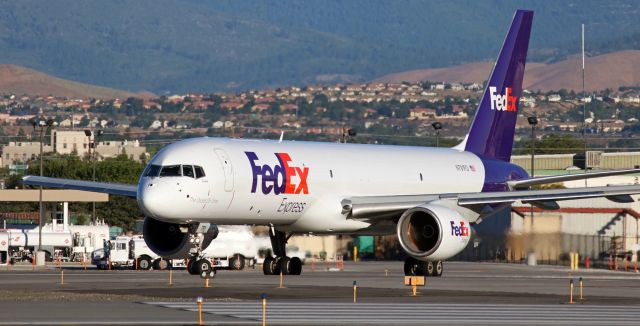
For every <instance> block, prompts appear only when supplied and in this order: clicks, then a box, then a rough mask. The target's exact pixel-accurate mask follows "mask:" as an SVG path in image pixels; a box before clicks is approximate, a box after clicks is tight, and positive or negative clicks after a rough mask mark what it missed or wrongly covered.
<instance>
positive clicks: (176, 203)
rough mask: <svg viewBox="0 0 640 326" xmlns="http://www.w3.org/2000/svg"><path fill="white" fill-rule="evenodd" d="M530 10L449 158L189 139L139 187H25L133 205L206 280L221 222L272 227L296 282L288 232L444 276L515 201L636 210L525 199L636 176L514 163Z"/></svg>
mask: <svg viewBox="0 0 640 326" xmlns="http://www.w3.org/2000/svg"><path fill="white" fill-rule="evenodd" d="M532 19H533V12H532V11H526V10H518V11H516V13H515V15H514V17H513V21H512V23H511V28H510V29H509V31H508V33H507V36H506V38H505V41H504V44H503V46H502V49H501V51H500V54H499V56H498V59H497V61H496V64H495V67H494V68H493V71H492V73H491V76H490V78H489V82H488V84H487V87H486V90H485V92H484V95H483V97H482V100H481V101H480V105H479V107H478V110H477V113H476V116H475V118H474V120H473V123H472V125H471V128H470V130H469V133H468V135H467V136H466V137H465V139H464V141H463V142H462V143H461V144H459V145H458V146H456V147H454V148H424V147H406V146H382V145H360V144H340V143H319V142H297V141H269V140H247V139H225V138H208V137H203V138H194V139H187V140H183V141H179V142H176V143H173V144H170V145H168V146H166V147H165V148H164V149H162V150H161V151H160V152H159V153H158V154H157V155H156V156H155V157H154V158H153V159H152V160H151V161H150V162H149V164H148V166H147V167H146V169H145V170H144V172H143V174H142V175H141V176H140V180H139V182H138V184H137V185H122V184H112V183H102V182H90V181H80V180H67V179H56V178H48V177H38V176H26V177H24V179H23V182H24V184H27V185H34V186H45V187H59V188H68V189H79V190H88V191H96V192H104V193H109V194H113V195H123V196H129V197H132V198H136V199H137V202H138V204H139V206H140V209H141V210H142V212H143V213H144V215H145V216H146V219H145V223H144V239H145V241H146V242H147V244H148V245H149V247H150V248H152V250H153V251H155V252H156V253H158V254H159V255H161V256H164V257H167V258H185V257H187V256H188V257H190V260H189V261H190V263H189V267H188V271H189V272H190V273H192V274H198V275H201V276H202V277H211V276H213V273H214V271H213V270H212V268H211V264H210V263H209V262H208V261H207V260H206V259H203V258H202V256H201V252H202V250H203V249H204V248H206V247H207V246H208V245H209V244H210V243H211V241H212V240H213V239H214V238H215V237H216V235H217V227H216V225H217V224H221V225H223V224H253V225H266V226H269V229H270V232H269V235H270V237H271V244H272V246H273V253H274V255H275V256H274V257H267V258H266V259H265V263H264V274H267V275H273V274H279V273H280V271H282V273H284V274H291V275H298V274H300V273H301V270H302V264H301V262H300V260H299V259H298V258H290V257H287V256H286V251H285V245H286V243H287V240H288V239H289V237H290V236H291V235H294V234H311V233H312V234H375V235H382V234H393V233H396V234H397V236H398V239H399V241H400V244H401V246H402V248H403V249H404V250H405V251H406V253H407V255H408V256H409V258H407V260H406V261H405V273H406V275H434V276H439V275H441V274H442V270H443V267H442V261H443V260H446V259H447V258H450V257H452V256H454V255H456V254H457V253H459V252H460V251H462V250H463V249H464V248H465V246H466V245H467V243H468V242H469V239H470V236H471V231H472V229H471V226H472V225H473V224H474V223H479V222H480V221H481V219H482V218H485V217H488V216H489V215H491V214H492V213H494V212H496V211H498V210H501V209H503V208H508V207H509V206H510V205H511V204H512V203H514V202H516V201H522V202H524V203H531V204H533V205H536V206H538V207H542V208H548V209H553V208H557V207H558V204H557V201H560V200H567V199H580V198H593V197H606V198H608V199H610V200H612V201H616V202H628V201H633V199H632V198H631V196H630V195H632V194H638V193H640V186H611V187H591V188H573V189H552V190H531V189H530V187H531V186H534V185H539V184H546V183H553V182H561V181H567V180H575V179H581V178H590V177H601V176H608V175H616V174H624V173H632V172H638V171H639V170H623V171H605V172H594V173H587V174H580V175H575V174H574V175H561V176H552V177H537V178H531V177H529V176H528V175H527V173H526V172H525V171H524V170H523V169H522V168H520V167H518V166H517V165H514V164H511V163H510V156H511V149H512V146H513V137H514V130H515V124H516V116H517V114H518V109H519V106H520V104H519V99H520V95H521V92H522V79H523V75H524V70H525V69H524V68H525V61H526V57H527V48H528V45H529V34H530V32H531V23H532Z"/></svg>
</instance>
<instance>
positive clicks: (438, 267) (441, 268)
mask: <svg viewBox="0 0 640 326" xmlns="http://www.w3.org/2000/svg"><path fill="white" fill-rule="evenodd" d="M443 271H444V264H443V263H442V260H438V261H437V262H436V268H435V276H436V277H440V276H442V272H443Z"/></svg>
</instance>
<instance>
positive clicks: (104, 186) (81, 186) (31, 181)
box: [22, 175, 138, 198]
mask: <svg viewBox="0 0 640 326" xmlns="http://www.w3.org/2000/svg"><path fill="white" fill-rule="evenodd" d="M22 183H23V184H25V185H29V186H43V187H51V188H64V189H74V190H85V191H93V192H101V193H106V194H111V195H120V196H127V197H131V198H136V193H137V189H138V186H137V185H129V184H122V183H109V182H95V181H83V180H73V179H60V178H49V177H38V176H33V175H28V176H24V177H22Z"/></svg>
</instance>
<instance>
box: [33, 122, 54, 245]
mask: <svg viewBox="0 0 640 326" xmlns="http://www.w3.org/2000/svg"><path fill="white" fill-rule="evenodd" d="M32 125H33V130H34V131H35V130H36V129H37V128H40V176H41V177H42V176H44V161H43V158H44V135H45V132H48V131H49V130H50V129H51V126H53V125H54V121H53V120H52V119H49V120H46V121H45V120H42V119H41V120H38V121H33V123H32ZM38 204H39V208H40V214H39V218H38V252H41V251H42V227H43V224H44V203H43V199H42V186H40V187H39V191H38ZM36 257H37V253H36Z"/></svg>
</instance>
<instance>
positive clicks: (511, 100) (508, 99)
mask: <svg viewBox="0 0 640 326" xmlns="http://www.w3.org/2000/svg"><path fill="white" fill-rule="evenodd" d="M489 95H490V96H491V110H498V111H509V112H516V103H517V102H518V97H517V96H512V95H511V87H506V88H505V89H504V95H501V94H498V90H497V89H496V88H495V87H493V86H490V87H489Z"/></svg>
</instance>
